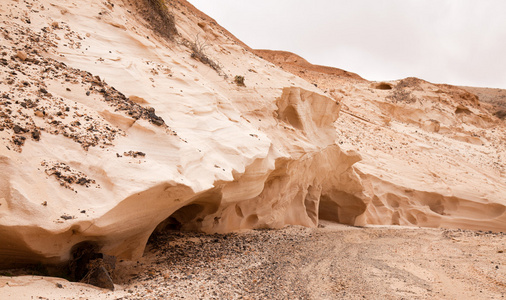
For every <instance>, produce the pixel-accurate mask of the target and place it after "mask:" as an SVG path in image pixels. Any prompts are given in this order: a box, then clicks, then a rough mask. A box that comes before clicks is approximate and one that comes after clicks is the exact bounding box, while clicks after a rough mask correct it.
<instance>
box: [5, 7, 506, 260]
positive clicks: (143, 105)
mask: <svg viewBox="0 0 506 300" xmlns="http://www.w3.org/2000/svg"><path fill="white" fill-rule="evenodd" d="M135 3H136V2H129V1H119V0H117V1H109V2H102V1H98V0H97V1H95V0H93V1H87V2H86V5H82V3H71V2H68V1H63V0H54V1H51V2H49V1H24V2H14V1H13V2H9V3H2V4H0V15H1V16H0V17H1V19H2V20H1V21H2V29H1V32H0V34H1V35H2V40H1V41H2V42H1V48H2V49H0V50H1V55H2V57H1V58H0V59H1V61H0V80H2V85H1V86H0V95H1V100H0V130H1V131H0V139H1V146H0V169H1V172H0V178H1V180H0V204H1V205H0V266H2V267H5V266H11V265H16V264H25V263H35V262H43V263H59V262H64V261H66V260H68V259H69V258H70V256H71V253H72V249H76V247H79V245H83V244H82V243H84V242H85V243H92V244H93V245H96V247H98V249H99V251H100V252H102V253H105V254H108V255H114V256H117V257H119V258H128V259H131V258H135V257H139V256H140V255H142V252H143V249H144V247H145V244H146V242H147V240H148V238H149V237H150V235H151V234H152V233H153V232H154V231H157V230H163V229H164V228H166V227H170V228H181V229H190V230H202V231H205V232H219V233H224V232H230V231H235V230H241V229H252V228H281V227H283V226H286V225H289V224H295V225H304V226H310V227H314V226H317V225H318V220H319V219H326V220H332V221H336V222H340V223H345V224H351V225H368V224H398V225H416V226H431V227H438V226H444V227H459V228H460V227H462V228H473V229H486V230H497V231H501V230H504V229H505V227H506V225H504V224H506V223H505V220H506V214H505V205H506V198H505V197H506V185H505V180H504V178H505V162H504V161H505V156H504V155H505V145H504V143H505V142H504V141H505V140H506V137H505V130H504V123H503V122H501V121H499V119H497V118H496V117H494V116H492V115H491V114H490V113H489V112H488V111H487V110H485V109H483V108H482V106H481V105H480V102H479V100H478V98H477V97H476V96H474V95H473V94H471V93H468V92H465V91H463V90H460V89H458V88H454V87H451V86H444V85H434V84H431V83H428V82H425V81H422V80H418V79H404V80H401V81H397V82H388V83H383V84H380V83H370V82H368V81H365V80H363V79H361V78H360V77H358V76H355V75H353V74H352V73H346V72H345V73H342V74H341V73H339V74H337V75H335V74H334V75H335V76H330V77H329V76H328V75H329V74H328V73H326V72H320V73H318V72H319V70H321V68H316V69H315V68H313V69H312V70H311V72H308V73H301V72H299V73H296V72H294V73H295V74H296V75H297V76H295V75H293V74H290V73H287V72H285V71H284V70H282V69H280V68H279V67H277V66H275V65H274V64H272V63H270V62H268V61H266V60H264V59H262V58H260V57H259V56H257V55H256V54H255V53H253V52H252V51H250V49H249V48H247V47H244V45H243V44H241V43H239V42H238V41H237V40H236V39H235V38H234V37H233V36H230V35H229V34H228V32H226V31H225V30H223V29H222V28H221V27H220V26H219V25H217V24H216V23H215V22H214V21H213V20H212V19H209V18H208V17H206V16H203V15H202V13H200V12H198V11H196V10H195V9H194V8H193V7H192V6H191V5H188V4H187V3H186V2H184V1H173V2H169V4H168V5H170V10H171V12H172V13H173V14H174V23H175V24H176V28H177V32H178V33H177V34H176V33H172V35H171V38H167V36H164V35H163V34H160V32H159V31H153V23H150V22H152V20H151V21H150V18H149V16H150V15H149V14H148V13H147V12H146V11H143V10H142V9H144V8H143V7H139V5H138V3H137V4H135ZM196 51H200V52H199V53H196ZM276 63H277V62H276ZM305 63H307V62H305ZM292 68H295V67H294V66H292ZM325 70H326V69H325ZM290 71H292V70H290ZM340 74H341V75H342V76H341V75H340ZM343 74H344V75H343ZM350 74H352V75H353V76H352V75H350ZM236 76H241V77H243V78H244V79H245V80H244V86H243V85H238V84H237V83H236V82H235V81H234V79H235V78H236ZM304 76H306V77H304ZM308 76H311V78H309V77H308ZM301 77H302V78H301ZM314 83H316V85H317V86H318V87H316V86H315V85H314Z"/></svg>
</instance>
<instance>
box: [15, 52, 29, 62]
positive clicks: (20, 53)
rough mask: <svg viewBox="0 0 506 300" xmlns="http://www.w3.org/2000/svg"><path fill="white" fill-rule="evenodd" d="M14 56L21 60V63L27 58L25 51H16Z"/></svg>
mask: <svg viewBox="0 0 506 300" xmlns="http://www.w3.org/2000/svg"><path fill="white" fill-rule="evenodd" d="M16 56H17V57H18V58H19V59H21V60H22V61H25V60H26V59H27V58H28V54H26V52H25V51H18V53H17V54H16Z"/></svg>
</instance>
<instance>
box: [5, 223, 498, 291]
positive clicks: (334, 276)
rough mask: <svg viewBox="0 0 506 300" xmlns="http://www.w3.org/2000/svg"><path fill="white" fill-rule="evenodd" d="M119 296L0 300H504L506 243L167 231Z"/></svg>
mask: <svg viewBox="0 0 506 300" xmlns="http://www.w3.org/2000/svg"><path fill="white" fill-rule="evenodd" d="M115 282H116V283H117V284H116V291H114V292H110V291H107V290H101V289H98V288H93V287H90V286H86V285H83V284H79V283H70V282H68V281H65V280H63V279H55V278H43V277H38V276H35V277H34V276H25V277H5V276H4V277H0V295H1V296H2V299H503V298H504V296H505V294H506V235H505V234H503V233H487V232H482V231H463V230H447V229H426V228H403V227H367V228H359V227H349V226H343V225H338V224H336V223H330V222H322V225H321V226H320V228H305V227H299V226H293V227H286V228H284V229H282V230H254V231H246V232H242V233H231V234H224V235H205V234H200V233H183V232H179V231H168V232H167V233H164V234H161V235H159V236H157V237H156V238H155V239H152V241H151V242H150V244H149V247H148V248H147V249H146V253H145V256H144V257H143V258H142V259H140V260H139V261H138V262H137V261H136V262H127V261H124V262H120V263H119V264H118V265H117V268H116V271H115Z"/></svg>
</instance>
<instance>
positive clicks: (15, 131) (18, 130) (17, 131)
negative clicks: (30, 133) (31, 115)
mask: <svg viewBox="0 0 506 300" xmlns="http://www.w3.org/2000/svg"><path fill="white" fill-rule="evenodd" d="M12 129H13V130H14V133H16V134H18V133H21V132H24V131H25V130H24V129H23V128H21V127H20V126H19V125H15V126H14V128H12Z"/></svg>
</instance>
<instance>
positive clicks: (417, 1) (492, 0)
mask: <svg viewBox="0 0 506 300" xmlns="http://www.w3.org/2000/svg"><path fill="white" fill-rule="evenodd" d="M189 2H191V3H192V4H193V5H195V6H196V7H197V8H198V9H200V10H201V11H203V12H204V13H206V14H207V15H209V16H210V17H212V18H214V19H215V20H216V21H217V22H218V23H220V25H222V26H223V27H225V28H226V29H227V30H229V31H230V32H232V33H233V34H234V35H235V36H237V37H238V38H239V39H240V40H242V41H243V42H245V43H246V44H247V45H249V46H250V47H252V48H258V49H275V50H286V51H291V52H294V53H296V54H298V55H300V56H302V57H304V58H305V59H307V60H308V61H309V62H311V63H313V64H321V65H327V66H333V67H338V68H342V69H345V70H347V71H351V72H355V73H358V74H359V75H361V76H362V77H364V78H366V79H369V80H390V79H400V78H404V77H408V76H415V77H419V78H422V79H426V80H428V81H431V82H436V83H449V84H455V85H470V86H485V87H497V88H506V1H505V0H381V1H380V0H355V1H353V0H249V1H238V0H189Z"/></svg>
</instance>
